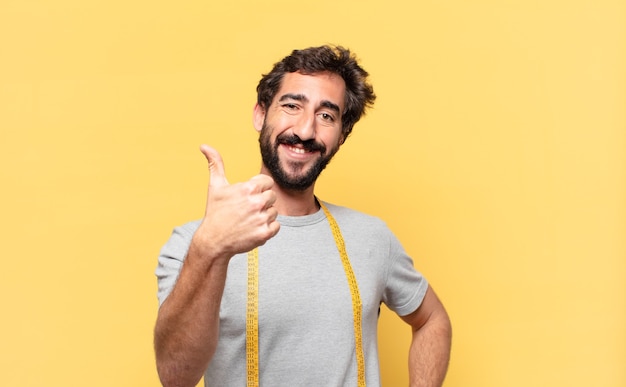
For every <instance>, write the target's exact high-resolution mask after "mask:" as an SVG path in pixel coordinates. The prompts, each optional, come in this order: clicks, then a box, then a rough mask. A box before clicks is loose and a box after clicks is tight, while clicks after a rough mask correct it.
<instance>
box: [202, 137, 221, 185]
mask: <svg viewBox="0 0 626 387" xmlns="http://www.w3.org/2000/svg"><path fill="white" fill-rule="evenodd" d="M200 151H201V152H202V153H203V154H204V156H205V157H206V159H207V161H208V163H209V173H210V174H211V180H210V181H209V186H210V187H224V186H227V185H228V180H226V174H225V172H224V161H222V156H220V154H219V152H218V151H217V150H215V149H213V148H211V147H210V146H208V145H206V144H203V145H201V146H200Z"/></svg>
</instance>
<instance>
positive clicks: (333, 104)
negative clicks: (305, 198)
mask: <svg viewBox="0 0 626 387" xmlns="http://www.w3.org/2000/svg"><path fill="white" fill-rule="evenodd" d="M344 96H345V83H344V81H343V79H342V78H341V77H340V76H338V75H336V74H331V73H317V74H311V75H304V74H301V73H287V74H285V75H284V78H283V81H282V84H281V87H280V89H279V90H278V93H276V96H275V97H274V100H273V101H272V104H271V105H270V106H269V108H268V109H267V110H263V109H262V108H261V107H260V106H256V107H255V127H256V128H257V130H260V132H261V135H260V137H259V143H260V147H261V156H262V159H263V168H264V169H265V171H266V172H269V173H270V175H271V176H272V177H273V178H274V181H275V182H276V183H277V184H278V185H279V186H280V187H282V188H285V189H290V190H298V191H303V190H305V189H307V188H309V187H311V186H312V185H313V184H314V183H315V180H316V179H317V177H318V176H319V174H320V173H321V172H322V170H323V169H324V168H325V167H326V165H327V164H328V163H329V162H330V160H331V159H332V157H333V156H334V154H335V153H336V152H337V150H338V149H339V146H340V145H341V144H342V143H343V140H344V139H343V136H342V133H341V128H342V124H341V116H342V114H343V112H344V108H345V106H344V105H345V102H344Z"/></svg>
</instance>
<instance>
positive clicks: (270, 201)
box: [261, 190, 276, 210]
mask: <svg viewBox="0 0 626 387" xmlns="http://www.w3.org/2000/svg"><path fill="white" fill-rule="evenodd" d="M261 197H262V198H263V202H264V203H265V205H264V206H263V209H264V210H267V209H268V208H270V207H272V206H273V205H274V203H276V193H274V191H271V190H268V191H265V192H262V193H261Z"/></svg>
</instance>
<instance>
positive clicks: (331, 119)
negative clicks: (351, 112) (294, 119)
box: [320, 113, 335, 122]
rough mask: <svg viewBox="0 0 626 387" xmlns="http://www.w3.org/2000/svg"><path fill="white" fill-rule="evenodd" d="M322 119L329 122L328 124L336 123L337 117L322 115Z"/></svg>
mask: <svg viewBox="0 0 626 387" xmlns="http://www.w3.org/2000/svg"><path fill="white" fill-rule="evenodd" d="M320 117H322V119H323V120H324V121H328V122H334V121H335V117H333V116H332V115H330V114H328V113H320Z"/></svg>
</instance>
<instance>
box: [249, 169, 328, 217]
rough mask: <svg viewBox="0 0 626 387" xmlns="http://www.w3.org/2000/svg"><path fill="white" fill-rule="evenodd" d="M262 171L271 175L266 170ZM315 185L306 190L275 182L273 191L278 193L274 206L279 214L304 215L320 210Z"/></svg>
mask: <svg viewBox="0 0 626 387" xmlns="http://www.w3.org/2000/svg"><path fill="white" fill-rule="evenodd" d="M261 173H264V174H267V175H269V173H267V172H266V171H262V172H261ZM314 188H315V185H312V186H311V187H309V188H307V189H306V190H304V191H294V190H287V189H284V188H282V187H280V186H279V185H278V184H274V186H273V187H272V191H274V193H275V194H276V202H275V203H274V208H275V209H276V211H278V214H279V215H285V216H303V215H311V214H314V213H316V212H317V211H319V205H318V204H317V200H316V199H315V193H314Z"/></svg>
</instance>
